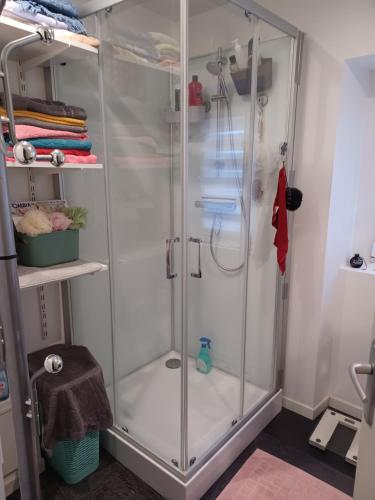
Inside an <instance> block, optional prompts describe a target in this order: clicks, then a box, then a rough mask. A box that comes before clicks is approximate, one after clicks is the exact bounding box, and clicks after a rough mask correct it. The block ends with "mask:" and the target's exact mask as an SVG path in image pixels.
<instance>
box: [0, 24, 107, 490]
mask: <svg viewBox="0 0 375 500" xmlns="http://www.w3.org/2000/svg"><path fill="white" fill-rule="evenodd" d="M36 29H37V26H36V25H35V24H33V23H31V22H30V23H27V22H23V21H22V20H17V19H13V18H8V17H6V16H0V49H1V48H2V47H4V46H5V45H6V44H7V43H8V42H11V41H14V40H17V39H20V38H22V37H24V36H27V35H30V34H34V33H35V32H36ZM53 33H54V41H53V43H51V44H48V45H47V44H46V43H42V42H38V41H37V42H35V43H32V44H31V45H27V46H25V47H22V48H18V49H16V50H14V51H13V52H12V53H11V57H10V59H11V61H10V64H9V66H10V74H11V82H12V90H13V92H17V93H21V94H22V95H29V94H30V95H33V93H34V92H35V87H36V86H38V83H39V82H40V84H41V85H40V89H41V93H42V95H41V96H39V95H38V96H39V97H42V96H43V97H45V98H47V96H48V95H49V96H53V95H54V94H53V89H54V87H53V82H54V74H53V71H52V69H50V68H49V66H50V61H52V60H53V63H55V62H57V63H59V62H65V61H71V60H77V61H79V60H82V59H84V58H87V57H94V58H95V57H96V56H97V55H98V49H97V48H95V47H93V46H92V45H90V44H88V43H85V40H87V39H85V37H78V36H77V35H75V34H72V33H70V32H68V31H65V30H58V29H54V30H53ZM30 70H32V71H30ZM29 75H31V76H30V82H31V83H30V82H29V81H28V79H29ZM27 83H29V84H30V85H29V88H28V87H27ZM0 133H1V131H0ZM102 169H103V165H101V164H75V163H74V164H73V163H66V164H64V165H63V166H61V167H54V166H53V165H52V164H51V163H50V162H48V161H46V162H34V163H33V164H32V165H28V166H25V165H21V164H18V163H15V162H8V165H7V173H8V174H9V175H8V179H9V184H10V185H11V188H12V187H13V188H15V189H14V190H13V191H12V190H11V194H12V195H13V197H14V199H15V200H17V199H19V196H20V197H21V199H24V196H25V197H27V195H25V193H26V192H27V191H26V189H28V191H29V198H30V199H35V198H36V194H35V192H37V195H38V199H50V197H51V196H52V199H55V198H56V199H58V198H60V197H61V196H62V190H61V189H62V188H61V186H62V185H63V183H62V182H61V183H60V178H59V177H57V176H52V177H50V178H48V176H44V177H41V176H40V174H59V173H66V174H67V175H69V173H68V172H69V171H72V172H87V175H89V174H90V172H91V173H93V172H95V171H99V170H102ZM17 171H19V172H22V173H23V174H24V175H14V172H17ZM32 174H36V175H35V178H34V175H32ZM51 193H55V195H52V194H51ZM107 270H108V265H107V264H105V263H101V262H95V261H90V260H77V261H74V262H69V263H65V264H60V265H56V266H51V267H46V268H33V267H24V266H18V276H19V284H20V288H21V289H22V290H25V291H24V293H22V303H23V307H24V314H26V315H27V314H30V312H31V313H35V305H36V304H38V306H39V311H36V316H35V317H36V318H38V312H39V316H40V324H38V319H37V320H36V321H35V322H33V325H32V327H31V328H28V339H27V340H28V342H29V345H28V350H29V352H30V351H32V350H37V349H40V348H42V347H44V346H47V345H52V344H53V343H55V342H56V341H58V342H60V341H63V342H64V341H66V339H68V340H69V339H71V338H72V337H71V333H72V331H71V328H72V327H71V324H72V319H71V306H70V289H69V286H70V285H69V280H71V279H72V278H76V277H80V276H85V275H92V274H96V273H99V272H102V271H107ZM53 283H56V285H55V286H52V285H51V286H50V287H49V288H48V290H45V289H44V285H47V284H53ZM47 295H48V297H47ZM57 311H58V313H57ZM60 314H61V317H60ZM0 436H1V442H2V446H3V450H4V460H5V462H4V464H3V474H4V476H5V483H6V494H7V495H9V494H11V493H12V492H13V491H14V489H15V488H16V487H17V457H16V445H15V433H14V429H13V420H12V409H11V402H10V399H9V400H8V401H6V402H4V403H2V404H1V405H0Z"/></svg>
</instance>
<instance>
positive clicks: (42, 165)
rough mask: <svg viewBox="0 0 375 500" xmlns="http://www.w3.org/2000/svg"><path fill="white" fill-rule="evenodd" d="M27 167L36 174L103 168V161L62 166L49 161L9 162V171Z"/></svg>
mask: <svg viewBox="0 0 375 500" xmlns="http://www.w3.org/2000/svg"><path fill="white" fill-rule="evenodd" d="M27 168H30V169H31V170H32V172H34V173H36V174H60V173H61V172H62V173H66V172H68V171H72V172H77V171H84V170H102V169H103V165H102V164H101V163H91V164H90V163H84V164H83V163H82V164H81V163H64V165H62V166H61V167H54V166H53V165H51V163H49V162H48V161H36V162H34V163H33V164H32V165H21V163H14V162H9V163H8V164H7V169H8V172H16V171H17V170H20V169H22V170H24V169H27Z"/></svg>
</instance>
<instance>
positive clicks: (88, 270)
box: [18, 260, 108, 289]
mask: <svg viewBox="0 0 375 500" xmlns="http://www.w3.org/2000/svg"><path fill="white" fill-rule="evenodd" d="M107 270H108V266H107V265H106V264H102V263H101V262H93V261H85V260H76V261H74V262H67V263H66V264H59V265H57V266H51V267H25V266H18V276H19V282H20V288H21V289H24V288H33V287H36V286H41V285H47V284H48V283H57V282H59V281H65V280H69V279H72V278H77V277H78V276H85V275H87V274H95V273H99V272H101V271H107Z"/></svg>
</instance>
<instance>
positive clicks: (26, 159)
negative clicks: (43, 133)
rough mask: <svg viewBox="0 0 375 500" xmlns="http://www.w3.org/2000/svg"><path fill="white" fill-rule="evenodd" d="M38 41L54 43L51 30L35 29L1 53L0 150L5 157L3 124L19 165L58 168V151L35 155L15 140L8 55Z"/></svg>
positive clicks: (61, 157) (29, 146) (61, 158)
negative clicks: (0, 112)
mask: <svg viewBox="0 0 375 500" xmlns="http://www.w3.org/2000/svg"><path fill="white" fill-rule="evenodd" d="M40 41H41V42H43V43H45V44H47V45H50V44H51V43H52V42H53V41H54V32H53V30H52V29H50V28H46V27H44V26H40V27H38V28H37V31H36V33H33V34H32V35H27V36H24V37H22V38H19V39H18V40H13V41H12V42H9V43H7V44H6V45H5V46H4V48H3V50H2V51H1V55H0V79H2V80H3V86H4V100H5V103H4V105H5V110H6V113H7V117H4V116H1V117H0V149H1V150H2V152H3V153H4V154H5V155H6V154H7V151H8V145H7V144H6V142H5V140H4V136H3V130H2V126H3V123H6V124H7V125H8V130H9V137H10V140H11V142H12V143H13V155H14V157H15V159H16V160H17V161H18V162H19V163H21V164H22V165H30V164H31V163H33V162H34V161H35V160H49V161H50V162H51V163H52V165H54V166H55V167H59V166H61V165H62V164H63V163H64V154H63V153H62V152H61V151H59V150H55V151H53V153H51V154H50V155H37V154H36V151H35V148H34V146H33V145H32V144H31V143H29V142H27V141H18V140H17V135H16V127H15V122H14V109H13V98H12V90H11V86H10V79H9V71H8V59H9V55H10V53H11V52H12V51H13V50H14V49H17V48H20V47H25V46H27V45H30V44H32V43H34V42H40Z"/></svg>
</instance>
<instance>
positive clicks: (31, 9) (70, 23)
mask: <svg viewBox="0 0 375 500" xmlns="http://www.w3.org/2000/svg"><path fill="white" fill-rule="evenodd" d="M49 1H50V2H51V0H49ZM15 2H16V3H17V4H18V5H19V6H20V8H21V10H22V11H23V12H28V13H30V14H43V15H44V16H48V17H51V18H52V19H56V20H57V21H61V22H62V23H65V24H66V25H67V27H68V29H69V31H72V32H73V33H79V34H81V35H86V34H87V33H86V29H85V27H84V25H83V23H82V21H80V20H79V19H77V18H76V17H71V16H67V15H65V14H61V13H60V12H54V11H52V10H50V9H48V8H47V7H45V6H44V5H42V4H41V2H36V1H33V0H15ZM43 2H45V3H48V1H47V0H43ZM53 3H54V5H56V8H57V5H59V2H57V1H56V2H53ZM63 6H64V7H67V4H66V3H64V4H63ZM64 7H63V9H64ZM64 10H66V9H64Z"/></svg>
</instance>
